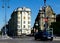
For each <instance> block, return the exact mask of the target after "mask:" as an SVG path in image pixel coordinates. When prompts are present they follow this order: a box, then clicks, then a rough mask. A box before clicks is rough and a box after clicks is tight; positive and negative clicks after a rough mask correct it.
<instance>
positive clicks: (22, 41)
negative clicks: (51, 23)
mask: <svg viewBox="0 0 60 43" xmlns="http://www.w3.org/2000/svg"><path fill="white" fill-rule="evenodd" d="M0 43H60V40H59V39H56V38H54V40H53V41H40V40H34V37H21V38H10V39H0Z"/></svg>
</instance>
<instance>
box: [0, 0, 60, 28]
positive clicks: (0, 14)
mask: <svg viewBox="0 0 60 43" xmlns="http://www.w3.org/2000/svg"><path fill="white" fill-rule="evenodd" d="M5 2H6V0H5ZM46 3H47V5H50V6H51V7H52V9H53V11H54V12H55V13H56V14H59V13H60V0H47V2H46ZM43 5H44V3H43V0H9V6H10V8H9V9H8V8H7V6H8V2H6V7H5V8H6V15H7V21H8V20H9V19H10V16H11V14H12V12H13V11H14V9H16V8H18V7H23V6H25V7H28V8H30V9H31V25H32V26H33V24H34V22H35V18H36V16H37V14H38V12H39V9H40V7H42V6H43ZM4 17H5V11H4V9H3V8H2V0H0V29H1V28H2V27H3V25H4V23H5V21H4V19H5V18H4ZM32 26H31V27H32Z"/></svg>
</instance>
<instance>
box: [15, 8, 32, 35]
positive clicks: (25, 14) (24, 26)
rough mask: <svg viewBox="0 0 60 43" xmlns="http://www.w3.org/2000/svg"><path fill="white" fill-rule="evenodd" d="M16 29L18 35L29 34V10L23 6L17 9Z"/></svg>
mask: <svg viewBox="0 0 60 43" xmlns="http://www.w3.org/2000/svg"><path fill="white" fill-rule="evenodd" d="M15 11H17V15H18V16H17V18H18V19H17V29H18V31H17V32H18V35H21V34H26V35H29V34H31V10H30V9H29V8H26V7H23V8H18V9H17V10H15Z"/></svg>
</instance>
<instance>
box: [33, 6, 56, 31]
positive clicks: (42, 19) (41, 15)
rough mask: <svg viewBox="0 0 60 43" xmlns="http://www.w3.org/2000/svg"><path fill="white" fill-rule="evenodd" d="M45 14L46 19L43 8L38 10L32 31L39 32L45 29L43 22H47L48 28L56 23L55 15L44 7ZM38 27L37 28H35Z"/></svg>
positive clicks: (50, 9)
mask: <svg viewBox="0 0 60 43" xmlns="http://www.w3.org/2000/svg"><path fill="white" fill-rule="evenodd" d="M45 11H46V12H45V13H46V17H47V19H45V16H44V7H42V8H40V10H39V12H38V15H37V17H36V19H35V23H34V31H35V30H36V31H38V29H39V30H44V29H45V21H47V25H48V28H50V25H51V23H52V22H56V15H55V13H54V12H53V10H52V8H51V7H50V6H46V9H45ZM37 27H39V28H37Z"/></svg>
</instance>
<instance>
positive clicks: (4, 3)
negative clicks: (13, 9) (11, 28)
mask: <svg viewBox="0 0 60 43" xmlns="http://www.w3.org/2000/svg"><path fill="white" fill-rule="evenodd" d="M6 1H7V0H3V1H2V2H3V5H2V8H4V11H5V26H4V27H5V29H4V30H5V38H6V37H7V27H6V25H7V20H6V19H7V17H6V16H7V12H6V11H7V10H6V6H7V4H8V3H9V2H8V3H6ZM8 1H9V0H8ZM7 8H10V7H9V5H8V7H7Z"/></svg>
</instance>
